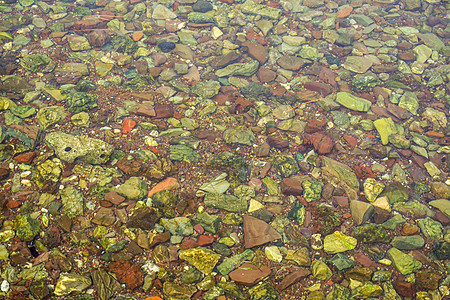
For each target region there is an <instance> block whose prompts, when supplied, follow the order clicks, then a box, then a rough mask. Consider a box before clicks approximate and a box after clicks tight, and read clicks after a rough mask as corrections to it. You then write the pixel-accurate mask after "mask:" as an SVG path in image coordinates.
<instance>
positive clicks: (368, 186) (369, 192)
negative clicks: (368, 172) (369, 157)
mask: <svg viewBox="0 0 450 300" xmlns="http://www.w3.org/2000/svg"><path fill="white" fill-rule="evenodd" d="M384 187H385V185H384V184H383V183H382V182H380V181H377V180H375V179H373V178H367V179H366V180H365V181H364V194H365V195H366V198H367V200H368V201H369V202H373V201H375V199H376V198H377V197H378V195H380V194H381V192H383V189H384Z"/></svg>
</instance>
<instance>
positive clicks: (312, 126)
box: [305, 119, 327, 133]
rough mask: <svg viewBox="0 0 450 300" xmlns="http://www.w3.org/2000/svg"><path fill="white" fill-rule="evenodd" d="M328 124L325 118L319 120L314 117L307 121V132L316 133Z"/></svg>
mask: <svg viewBox="0 0 450 300" xmlns="http://www.w3.org/2000/svg"><path fill="white" fill-rule="evenodd" d="M326 124H327V121H325V120H317V119H312V120H310V121H308V123H306V127H305V132H306V133H314V132H317V131H321V130H322V128H323V127H324V126H325V125H326Z"/></svg>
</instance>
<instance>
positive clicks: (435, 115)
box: [422, 107, 448, 132]
mask: <svg viewBox="0 0 450 300" xmlns="http://www.w3.org/2000/svg"><path fill="white" fill-rule="evenodd" d="M422 117H423V118H424V119H426V120H428V121H429V122H430V123H431V124H432V125H433V130H435V131H438V132H442V131H445V130H446V129H447V128H448V125H447V124H448V119H447V116H446V115H445V113H444V112H442V111H439V110H436V109H433V108H431V107H427V108H425V111H424V112H423V114H422Z"/></svg>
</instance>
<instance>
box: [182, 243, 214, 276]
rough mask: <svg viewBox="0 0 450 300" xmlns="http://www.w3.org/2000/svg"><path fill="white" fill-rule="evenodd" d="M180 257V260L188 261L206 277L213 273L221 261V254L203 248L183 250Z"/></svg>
mask: <svg viewBox="0 0 450 300" xmlns="http://www.w3.org/2000/svg"><path fill="white" fill-rule="evenodd" d="M179 256H180V259H183V260H186V261H187V262H189V263H190V264H191V265H193V266H194V267H196V268H197V270H199V271H200V272H202V273H203V274H205V275H208V274H210V273H211V272H212V270H213V269H214V267H215V266H216V264H217V262H218V261H219V259H220V255H219V254H217V253H215V252H214V251H211V250H209V249H206V248H203V247H198V248H194V249H187V250H182V251H180V252H179Z"/></svg>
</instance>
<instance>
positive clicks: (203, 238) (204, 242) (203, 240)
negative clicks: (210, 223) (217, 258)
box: [197, 234, 214, 246]
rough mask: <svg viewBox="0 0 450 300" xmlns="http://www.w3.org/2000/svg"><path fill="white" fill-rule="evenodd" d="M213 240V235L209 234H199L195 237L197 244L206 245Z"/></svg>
mask: <svg viewBox="0 0 450 300" xmlns="http://www.w3.org/2000/svg"><path fill="white" fill-rule="evenodd" d="M213 242H214V237H213V236H210V235H203V234H202V235H200V236H199V237H198V238H197V243H198V244H199V246H208V245H211V244H212V243H213Z"/></svg>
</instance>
